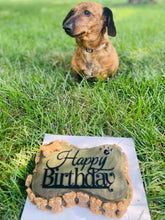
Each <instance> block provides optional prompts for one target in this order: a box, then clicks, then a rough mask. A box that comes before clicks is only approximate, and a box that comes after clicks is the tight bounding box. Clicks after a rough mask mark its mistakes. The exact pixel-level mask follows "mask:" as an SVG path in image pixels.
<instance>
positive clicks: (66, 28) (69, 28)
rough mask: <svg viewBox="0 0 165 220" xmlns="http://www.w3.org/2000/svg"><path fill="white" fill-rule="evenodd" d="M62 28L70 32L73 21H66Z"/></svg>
mask: <svg viewBox="0 0 165 220" xmlns="http://www.w3.org/2000/svg"><path fill="white" fill-rule="evenodd" d="M63 28H64V30H65V31H66V32H67V33H71V32H72V31H73V23H66V24H64V25H63Z"/></svg>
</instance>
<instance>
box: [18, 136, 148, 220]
mask: <svg viewBox="0 0 165 220" xmlns="http://www.w3.org/2000/svg"><path fill="white" fill-rule="evenodd" d="M57 139H58V140H64V141H67V142H69V144H73V145H76V146H78V147H79V148H85V147H88V148H89V147H94V146H98V145H102V144H117V145H119V146H120V147H121V148H122V150H123V152H124V153H125V154H126V155H127V159H128V164H129V176H130V178H131V179H132V187H133V199H132V202H131V205H130V206H129V207H128V210H127V213H126V214H125V215H124V216H123V217H122V218H121V219H122V220H150V219H151V217H150V213H149V209H148V204H147V200H146V195H145V191H144V187H143V182H142V178H141V173H140V169H139V164H138V160H137V155H136V151H135V146H134V143H133V140H132V139H131V138H114V137H88V136H63V135H50V134H46V135H45V137H44V140H43V144H45V143H49V142H50V141H54V140H57ZM36 219H39V220H87V219H90V220H106V219H110V218H105V217H104V216H96V215H93V214H92V213H91V212H90V211H89V210H88V209H86V208H80V207H78V206H75V207H72V208H69V209H67V208H64V211H63V212H62V213H59V214H51V212H50V211H49V212H43V211H40V210H38V209H37V208H36V206H35V205H31V203H30V201H29V199H28V198H27V199H26V203H25V206H24V210H23V213H22V217H21V220H36ZM113 220H116V219H113Z"/></svg>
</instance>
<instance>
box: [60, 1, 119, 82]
mask: <svg viewBox="0 0 165 220" xmlns="http://www.w3.org/2000/svg"><path fill="white" fill-rule="evenodd" d="M86 10H88V11H86ZM63 28H64V29H65V31H66V33H67V34H69V35H70V36H71V37H75V39H76V43H77V49H76V51H75V52H74V54H73V57H72V62H71V63H72V69H73V72H74V73H75V74H79V75H81V76H86V77H94V78H101V79H106V78H107V76H108V75H110V76H114V75H115V73H116V71H117V68H118V65H119V61H118V56H117V53H116V50H115V48H114V47H113V45H112V43H111V41H110V40H109V38H108V35H110V36H115V35H116V28H115V25H114V22H113V15H112V12H111V10H110V9H108V8H104V7H102V6H101V5H99V4H98V3H95V2H82V3H80V4H78V5H77V6H76V7H74V8H73V9H72V10H71V11H70V12H69V13H68V15H67V16H66V18H65V19H64V22H63Z"/></svg>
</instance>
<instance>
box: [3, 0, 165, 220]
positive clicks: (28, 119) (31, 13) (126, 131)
mask: <svg viewBox="0 0 165 220" xmlns="http://www.w3.org/2000/svg"><path fill="white" fill-rule="evenodd" d="M78 2H80V1H78V0H74V1H73V0H67V3H64V2H63V1H62V0H61V1H60V0H55V1H54V0H48V1H43V0H41V1H39V0H35V1H32V0H22V1H21V0H20V1H14V0H13V1H12V0H10V1H5V0H0V163H1V168H0V185H1V188H0V219H19V218H20V216H21V212H22V209H23V206H24V203H25V199H26V193H25V186H24V182H25V179H26V176H27V174H28V173H30V172H32V170H33V168H34V155H35V153H36V152H37V151H38V146H39V145H40V144H41V143H42V140H43V137H44V134H45V133H51V134H61V135H90V136H93V135H94V136H114V137H132V138H133V140H134V142H135V146H136V151H137V155H138V160H139V164H140V168H141V173H142V178H143V182H144V186H145V190H146V195H147V200H148V204H149V208H150V212H151V216H152V219H156V220H157V219H159V220H160V219H164V213H165V187H164V185H165V180H164V176H165V171H164V168H165V162H164V157H165V154H164V152H165V148H164V143H165V138H164V126H165V123H164V112H165V111H164V101H165V100H164V85H165V43H164V36H165V25H164V24H165V17H164V11H165V3H164V2H159V3H157V4H152V5H148V4H145V3H144V4H142V5H133V6H130V5H126V4H125V5H124V4H119V5H116V1H114V0H113V1H106V0H104V1H102V3H103V5H105V6H108V7H111V8H112V10H113V12H114V20H115V23H116V27H117V32H118V34H117V37H116V38H113V39H112V42H113V44H114V46H115V48H116V50H117V52H118V54H119V58H120V66H119V69H118V72H117V74H116V76H115V77H114V79H113V80H110V79H107V80H106V81H105V82H102V81H98V82H92V83H91V82H90V83H89V82H87V81H86V80H85V79H84V80H82V81H81V82H79V81H77V80H76V79H75V77H74V76H73V74H72V73H71V66H70V60H71V57H72V54H73V52H74V50H75V47H76V45H75V41H74V39H72V38H70V37H69V36H67V35H66V34H65V33H64V31H63V29H62V25H61V24H62V21H63V19H64V17H65V16H66V14H67V12H68V11H69V10H70V9H71V8H72V7H73V6H75V5H76V4H77V3H78ZM98 2H99V1H98ZM123 2H124V1H123V0H120V1H119V3H123Z"/></svg>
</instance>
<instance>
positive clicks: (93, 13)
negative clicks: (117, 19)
mask: <svg viewBox="0 0 165 220" xmlns="http://www.w3.org/2000/svg"><path fill="white" fill-rule="evenodd" d="M106 27H107V30H108V35H110V36H112V37H114V36H116V28H115V25H114V21H113V14H112V11H111V10H110V9H109V8H106V7H102V6H101V5H99V4H98V3H95V2H82V3H80V4H78V5H77V6H76V7H74V8H73V9H72V10H71V11H70V12H69V13H68V15H67V16H66V18H65V19H64V21H63V28H64V30H65V32H66V33H67V34H68V35H70V36H71V37H75V38H86V39H88V40H91V39H94V38H96V37H98V35H99V34H104V33H105V31H106Z"/></svg>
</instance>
